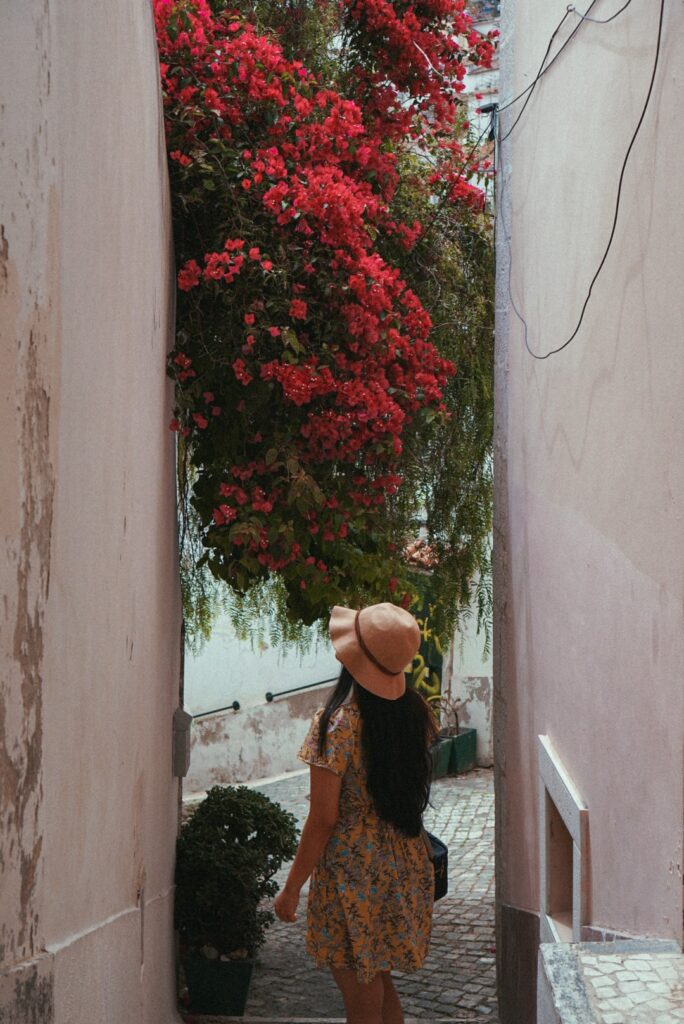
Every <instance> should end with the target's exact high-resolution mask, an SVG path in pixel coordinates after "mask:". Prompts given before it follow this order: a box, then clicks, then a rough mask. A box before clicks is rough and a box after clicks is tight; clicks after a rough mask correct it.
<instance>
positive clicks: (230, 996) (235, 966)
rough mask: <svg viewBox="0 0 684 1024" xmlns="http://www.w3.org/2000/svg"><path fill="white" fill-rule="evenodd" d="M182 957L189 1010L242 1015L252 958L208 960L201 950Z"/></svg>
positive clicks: (220, 1014) (233, 1015)
mask: <svg viewBox="0 0 684 1024" xmlns="http://www.w3.org/2000/svg"><path fill="white" fill-rule="evenodd" d="M182 959H183V970H184V971H185V980H186V982H187V986H188V994H189V996H190V1006H189V1010H190V1013H206V1014H216V1015H217V1016H224V1017H242V1016H243V1014H244V1012H245V1006H246V1005H247V993H248V991H249V982H250V979H251V977H252V970H253V969H254V961H253V960H207V958H206V957H204V956H202V955H201V954H199V953H186V954H185V955H184V956H183V958H182Z"/></svg>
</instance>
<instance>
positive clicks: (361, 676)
mask: <svg viewBox="0 0 684 1024" xmlns="http://www.w3.org/2000/svg"><path fill="white" fill-rule="evenodd" d="M355 619H356V609H355V608H342V607H341V606H340V605H335V607H334V608H333V610H332V612H331V614H330V639H331V640H332V645H333V647H334V649H335V657H336V658H337V660H338V661H340V662H341V663H342V664H343V665H344V667H345V668H346V669H347V670H348V671H349V672H350V673H351V675H353V677H354V679H355V680H356V681H357V683H359V684H360V685H361V686H363V688H364V690H368V691H369V692H370V693H374V694H375V695H376V697H384V698H385V700H398V699H399V697H403V695H404V693H405V692H406V675H405V673H404V672H397V674H396V675H392V676H388V675H386V674H385V673H384V672H381V671H380V669H379V668H377V667H376V666H375V665H374V664H373V662H372V661H370V660H369V659H368V658H367V657H366V655H365V654H364V653H363V651H362V650H361V648H360V647H359V642H358V640H357V638H356V628H355V625H354V621H355Z"/></svg>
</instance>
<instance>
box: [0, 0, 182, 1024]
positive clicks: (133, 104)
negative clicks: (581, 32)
mask: <svg viewBox="0 0 684 1024" xmlns="http://www.w3.org/2000/svg"><path fill="white" fill-rule="evenodd" d="M0 108H1V109H0V115H1V117H2V124H3V130H2V135H1V137H0V176H1V177H2V181H3V189H2V191H1V192H0V330H1V332H2V333H1V345H2V357H3V372H2V374H0V437H2V444H1V445H0V567H1V568H0V572H1V578H2V590H1V593H0V598H1V600H0V872H1V874H2V899H1V900H0V1019H2V1020H3V1021H5V1020H7V1021H8V1024H29V1022H32V1021H34V1020H35V1021H38V1020H40V1021H41V1022H44V1024H52V1022H55V1024H59V1022H61V1021H67V1020H68V1021H69V1022H70V1024H80V1022H83V1024H86V1022H87V1024H92V1022H93V1021H98V1024H99V1022H102V1024H109V1022H110V1021H111V1022H112V1024H119V1022H120V1021H121V1020H135V1021H141V1022H144V1024H148V1022H149V1024H152V1022H156V1021H159V1022H160V1024H161V1022H163V1024H168V1021H169V1020H171V1019H173V1014H174V978H173V948H172V925H171V916H172V882H173V848H174V839H175V831H176V822H177V800H178V782H177V780H174V779H173V778H172V775H171V716H172V712H173V708H174V707H175V706H176V704H177V703H178V694H179V634H180V600H179V593H178V582H177V559H176V528H175V489H174V456H173V445H172V440H171V436H170V434H169V432H168V429H167V424H168V421H169V419H170V407H171V385H170V382H169V381H168V379H167V378H166V376H165V357H166V352H167V350H168V348H169V344H170V336H171V330H172V321H173V291H174V289H173V268H172V252H171V240H170V217H169V204H168V185H167V179H166V160H165V151H164V145H163V138H162V121H161V104H160V94H159V82H158V68H157V55H156V46H155V40H154V28H153V23H152V14H151V9H150V8H149V7H148V5H140V4H137V3H135V2H133V0H123V2H121V3H117V4H115V5H107V6H104V7H102V6H100V7H98V6H93V5H92V4H89V3H87V2H86V0H73V2H71V0H70V3H69V4H67V5H64V4H57V3H54V2H52V0H27V2H26V3H23V4H21V5H5V8H4V9H3V15H2V33H0ZM103 970H106V973H107V984H106V985H93V980H94V979H96V978H100V977H102V974H103Z"/></svg>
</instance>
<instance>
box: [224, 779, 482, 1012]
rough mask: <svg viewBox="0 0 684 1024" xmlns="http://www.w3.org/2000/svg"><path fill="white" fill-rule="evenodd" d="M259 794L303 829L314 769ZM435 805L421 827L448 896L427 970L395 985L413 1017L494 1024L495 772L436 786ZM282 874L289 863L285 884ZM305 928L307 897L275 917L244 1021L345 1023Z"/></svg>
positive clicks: (399, 977)
mask: <svg viewBox="0 0 684 1024" xmlns="http://www.w3.org/2000/svg"><path fill="white" fill-rule="evenodd" d="M257 788H259V789H260V790H261V792H262V793H265V794H266V795H267V796H269V797H270V798H271V799H273V800H276V801H278V803H280V804H281V805H282V806H283V807H285V808H286V809H287V810H290V811H292V812H293V813H294V814H295V815H296V817H297V819H298V821H299V824H300V826H301V825H302V824H303V821H304V819H305V818H306V814H307V808H308V800H307V794H308V772H306V771H305V772H304V773H297V774H296V775H293V776H291V777H289V778H286V779H282V780H278V781H276V782H272V783H268V784H266V785H262V786H258V787H257ZM431 803H432V806H431V807H429V808H428V811H427V812H426V815H425V824H426V827H427V828H428V830H429V831H430V832H433V833H434V834H435V835H437V836H439V837H440V838H441V839H443V840H444V841H445V842H447V844H448V846H449V894H448V895H447V896H446V897H445V898H444V899H442V900H440V901H438V902H437V903H436V904H435V912H434V917H433V927H432V941H431V945H430V953H429V956H428V958H427V960H426V963H425V965H424V967H423V968H422V969H421V970H420V971H417V972H415V973H413V974H399V973H397V974H396V975H395V984H396V987H397V989H398V991H399V993H400V997H401V1001H402V1005H403V1007H404V1012H405V1014H406V1016H407V1018H409V1019H415V1020H419V1021H430V1022H433V1024H434V1022H436V1021H480V1022H483V1024H484V1022H485V1021H490V1022H493V1024H498V1017H497V1009H496V984H495V964H494V962H495V956H494V794H493V778H492V772H491V771H489V770H486V769H480V770H476V771H473V772H471V773H469V774H468V775H463V776H459V777H458V778H447V779H439V780H437V781H436V782H434V783H433V787H432V796H431ZM286 873H287V867H284V868H283V870H282V871H281V872H280V876H279V878H280V879H281V880H282V879H284V877H285V875H286ZM305 923H306V905H305V893H303V894H302V900H301V903H300V907H299V913H298V921H297V922H296V923H295V924H284V923H282V922H280V921H276V923H275V924H274V925H273V926H272V927H271V928H270V929H269V932H268V938H267V940H266V943H265V945H264V946H263V947H262V949H261V950H260V953H259V957H258V960H257V966H256V968H255V971H254V975H253V977H252V984H251V988H250V995H249V1001H248V1004H247V1013H246V1018H250V1017H251V1018H262V1019H264V1018H266V1019H273V1018H277V1019H280V1020H285V1021H295V1020H297V1019H302V1018H303V1019H307V1018H308V1019H311V1018H314V1019H316V1018H317V1019H323V1020H328V1021H329V1020H334V1019H335V1018H337V1019H339V1020H344V1008H343V1004H342V999H341V997H340V994H339V992H338V990H337V988H336V987H335V985H334V983H333V981H332V979H331V977H330V974H329V972H328V971H325V970H317V969H316V968H315V967H314V966H313V962H312V960H311V959H310V958H309V957H308V955H307V954H306V952H305V950H304V928H305ZM205 1019H206V1018H205Z"/></svg>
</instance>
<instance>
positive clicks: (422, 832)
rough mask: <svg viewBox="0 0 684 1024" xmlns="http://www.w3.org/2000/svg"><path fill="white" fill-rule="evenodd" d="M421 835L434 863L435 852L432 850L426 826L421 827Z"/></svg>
mask: <svg viewBox="0 0 684 1024" xmlns="http://www.w3.org/2000/svg"><path fill="white" fill-rule="evenodd" d="M420 834H421V837H422V840H423V842H424V843H425V849H426V850H427V855H428V857H429V858H430V860H431V861H433V863H434V859H435V851H434V850H433V848H432V843H431V842H430V837H429V835H428V834H427V832H426V831H425V826H424V825H421V829H420Z"/></svg>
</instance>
